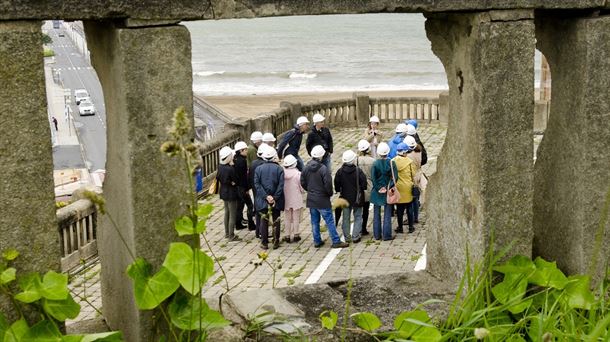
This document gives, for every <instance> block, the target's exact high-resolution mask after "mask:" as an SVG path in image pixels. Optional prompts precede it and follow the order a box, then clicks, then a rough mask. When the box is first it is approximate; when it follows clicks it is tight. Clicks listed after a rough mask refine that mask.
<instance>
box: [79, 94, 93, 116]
mask: <svg viewBox="0 0 610 342" xmlns="http://www.w3.org/2000/svg"><path fill="white" fill-rule="evenodd" d="M78 114H80V116H83V115H95V106H94V105H93V102H91V100H89V98H86V99H83V100H81V101H80V104H79V105H78Z"/></svg>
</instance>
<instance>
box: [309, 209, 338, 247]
mask: <svg viewBox="0 0 610 342" xmlns="http://www.w3.org/2000/svg"><path fill="white" fill-rule="evenodd" d="M309 214H310V215H311V232H312V235H313V243H314V244H316V245H319V244H321V243H322V237H321V236H320V216H321V217H322V218H323V219H324V222H326V227H328V235H330V239H331V240H332V242H333V244H335V243H340V242H341V239H340V238H339V234H338V233H337V227H335V220H334V218H333V210H332V209H331V208H324V209H316V208H309Z"/></svg>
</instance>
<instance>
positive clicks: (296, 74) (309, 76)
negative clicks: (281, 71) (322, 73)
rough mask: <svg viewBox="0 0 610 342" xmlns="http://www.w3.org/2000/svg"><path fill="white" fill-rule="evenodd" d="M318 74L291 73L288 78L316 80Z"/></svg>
mask: <svg viewBox="0 0 610 342" xmlns="http://www.w3.org/2000/svg"><path fill="white" fill-rule="evenodd" d="M316 77H318V74H308V73H306V72H291V73H290V75H288V78H316Z"/></svg>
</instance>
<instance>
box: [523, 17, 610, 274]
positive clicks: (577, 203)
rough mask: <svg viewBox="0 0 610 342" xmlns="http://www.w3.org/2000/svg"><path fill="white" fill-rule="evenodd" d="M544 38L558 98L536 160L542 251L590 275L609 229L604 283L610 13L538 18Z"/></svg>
mask: <svg viewBox="0 0 610 342" xmlns="http://www.w3.org/2000/svg"><path fill="white" fill-rule="evenodd" d="M536 38H537V40H538V47H539V48H540V50H541V51H542V53H544V55H545V56H546V58H547V60H548V62H549V64H550V67H551V73H552V75H553V96H552V97H551V111H550V115H549V122H548V125H547V129H546V132H545V135H544V138H543V139H542V142H541V144H540V147H539V148H538V158H537V160H536V165H535V175H534V185H535V193H534V194H535V195H534V214H535V216H534V254H535V255H540V256H542V257H544V258H546V259H550V260H555V261H557V265H558V266H559V267H560V268H561V269H562V270H564V271H565V272H568V273H588V272H589V270H590V269H591V268H592V266H591V263H592V261H593V260H594V258H595V257H596V256H595V255H594V252H595V251H596V248H595V246H596V243H597V241H596V233H597V232H598V231H599V228H600V226H602V227H603V226H605V235H603V236H601V241H599V242H600V243H601V254H599V255H597V265H596V267H595V270H594V272H593V273H594V275H595V277H594V278H596V279H597V280H599V279H600V277H601V276H602V275H603V272H604V268H603V267H605V266H606V263H608V260H609V259H610V221H605V224H603V222H602V220H601V218H602V213H603V210H604V202H605V201H606V196H607V193H608V191H610V82H609V80H610V17H597V18H564V17H561V18H559V17H541V18H536ZM606 209H607V208H606Z"/></svg>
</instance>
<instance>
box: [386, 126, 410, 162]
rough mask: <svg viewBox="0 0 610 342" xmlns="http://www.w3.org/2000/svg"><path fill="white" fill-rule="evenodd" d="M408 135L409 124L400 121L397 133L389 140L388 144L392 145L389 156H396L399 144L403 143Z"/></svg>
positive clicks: (390, 157)
mask: <svg viewBox="0 0 610 342" xmlns="http://www.w3.org/2000/svg"><path fill="white" fill-rule="evenodd" d="M406 137H407V125H405V124H404V123H400V124H398V125H397V126H396V134H395V135H394V136H393V137H392V139H390V141H388V146H390V153H389V154H388V158H389V159H392V158H394V157H396V152H397V151H396V147H398V144H400V143H402V142H403V140H405V138H406Z"/></svg>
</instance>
